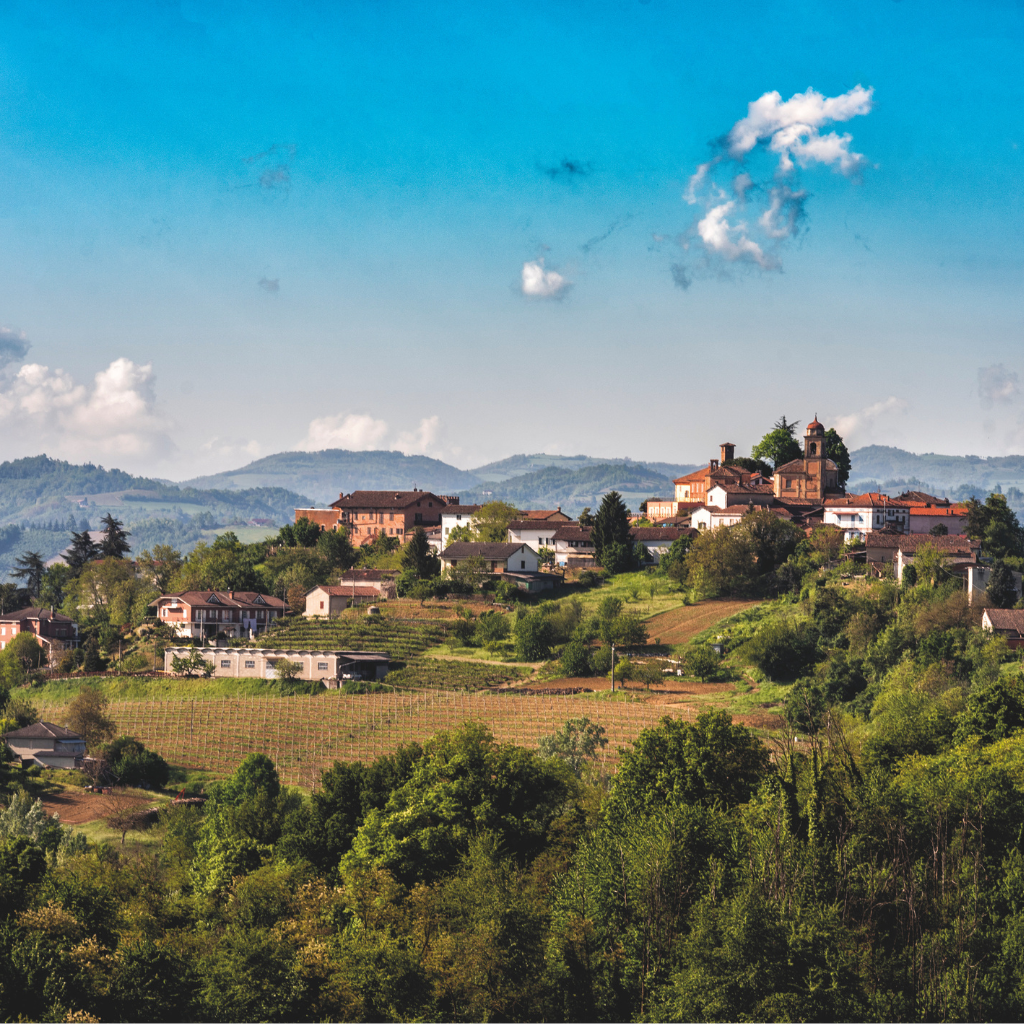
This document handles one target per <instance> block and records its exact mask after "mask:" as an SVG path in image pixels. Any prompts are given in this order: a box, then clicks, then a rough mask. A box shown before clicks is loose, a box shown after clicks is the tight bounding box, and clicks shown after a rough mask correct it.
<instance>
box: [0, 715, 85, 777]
mask: <svg viewBox="0 0 1024 1024" xmlns="http://www.w3.org/2000/svg"><path fill="white" fill-rule="evenodd" d="M4 740H5V741H6V742H7V746H9V747H10V748H11V751H12V752H13V753H14V756H15V757H19V758H21V763H22V764H23V765H24V764H26V763H28V764H36V765H41V766H42V767H43V768H80V767H81V764H82V758H83V757H85V740H83V739H82V737H81V736H79V735H78V733H77V732H72V731H71V730H70V729H65V728H63V727H62V726H60V725H54V724H53V723H52V722H36V723H35V725H26V726H25V728H24V729H15V730H14V731H13V732H8V733H5V734H4Z"/></svg>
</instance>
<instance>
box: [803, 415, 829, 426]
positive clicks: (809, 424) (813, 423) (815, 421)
mask: <svg viewBox="0 0 1024 1024" xmlns="http://www.w3.org/2000/svg"><path fill="white" fill-rule="evenodd" d="M807 429H808V430H818V429H821V430H824V429H825V427H824V425H823V424H821V423H819V422H818V414H817V413H815V414H814V419H813V420H811V422H810V423H808V424H807Z"/></svg>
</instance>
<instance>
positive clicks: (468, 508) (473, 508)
mask: <svg viewBox="0 0 1024 1024" xmlns="http://www.w3.org/2000/svg"><path fill="white" fill-rule="evenodd" d="M445 508H446V509H447V510H448V514H451V513H452V512H479V511H480V509H482V508H483V505H446V506H445Z"/></svg>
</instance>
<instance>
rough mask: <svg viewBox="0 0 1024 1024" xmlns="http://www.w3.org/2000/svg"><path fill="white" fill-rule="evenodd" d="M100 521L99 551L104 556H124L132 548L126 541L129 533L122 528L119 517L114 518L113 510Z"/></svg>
mask: <svg viewBox="0 0 1024 1024" xmlns="http://www.w3.org/2000/svg"><path fill="white" fill-rule="evenodd" d="M100 522H101V523H102V524H103V540H102V541H100V553H101V554H102V555H103V557H104V558H124V556H125V555H127V554H128V553H129V552H130V551H131V549H132V546H131V545H130V544H129V543H128V538H129V537H130V536H131V534H130V533H128V532H127V531H126V530H125V529H124V527H123V524H122V522H121V520H120V519H115V518H114V513H113V512H108V513H107V514H106V515H105V516H104V517H103V518H102V519H101V520H100Z"/></svg>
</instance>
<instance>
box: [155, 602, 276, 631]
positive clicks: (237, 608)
mask: <svg viewBox="0 0 1024 1024" xmlns="http://www.w3.org/2000/svg"><path fill="white" fill-rule="evenodd" d="M153 603H154V605H156V614H157V618H158V619H159V621H160V622H162V623H163V624H164V625H167V626H171V627H172V628H173V629H174V632H175V633H176V634H177V635H178V636H191V637H196V638H201V639H205V638H207V637H215V636H217V635H218V634H219V633H223V634H224V635H225V636H227V637H235V638H243V637H247V636H256V635H257V634H259V633H262V632H264V631H265V630H266V629H267V627H268V626H270V624H271V623H272V622H274V621H276V620H277V619H279V618H281V616H282V615H284V613H285V612H286V611H287V610H288V606H287V605H286V604H285V602H284V601H282V600H281V599H280V598H279V597H271V596H270V594H258V593H255V592H254V591H248V590H246V591H243V590H190V591H184V592H182V593H180V594H161V595H160V597H158V598H157V599H156V600H155V601H154V602H153Z"/></svg>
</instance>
